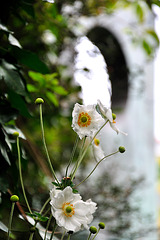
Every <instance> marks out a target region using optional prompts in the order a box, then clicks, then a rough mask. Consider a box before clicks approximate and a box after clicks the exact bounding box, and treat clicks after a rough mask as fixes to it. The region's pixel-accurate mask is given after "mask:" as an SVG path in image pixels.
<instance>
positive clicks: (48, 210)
mask: <svg viewBox="0 0 160 240" xmlns="http://www.w3.org/2000/svg"><path fill="white" fill-rule="evenodd" d="M50 210H51V207H49V208H48V209H47V211H46V212H45V213H44V214H43V215H42V216H43V217H45V216H46V215H47V213H49V212H50Z"/></svg>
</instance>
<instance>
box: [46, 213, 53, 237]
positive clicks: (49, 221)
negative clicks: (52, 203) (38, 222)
mask: <svg viewBox="0 0 160 240" xmlns="http://www.w3.org/2000/svg"><path fill="white" fill-rule="evenodd" d="M51 219H52V214H50V217H49V220H48V223H47V226H46V230H45V235H44V240H46V236H47V231H48V228H49V225H50V223H51Z"/></svg>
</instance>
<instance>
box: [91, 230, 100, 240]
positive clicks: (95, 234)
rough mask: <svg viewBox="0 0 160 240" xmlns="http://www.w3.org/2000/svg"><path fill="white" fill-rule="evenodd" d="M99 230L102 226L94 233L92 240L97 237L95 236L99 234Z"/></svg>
mask: <svg viewBox="0 0 160 240" xmlns="http://www.w3.org/2000/svg"><path fill="white" fill-rule="evenodd" d="M99 231H100V228H98V231H97V232H96V234H95V235H94V237H93V238H92V240H93V239H95V237H96V236H97V234H98V233H99Z"/></svg>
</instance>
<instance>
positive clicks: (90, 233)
mask: <svg viewBox="0 0 160 240" xmlns="http://www.w3.org/2000/svg"><path fill="white" fill-rule="evenodd" d="M91 235H92V233H91V232H90V234H89V236H88V238H87V240H89V239H90V238H91Z"/></svg>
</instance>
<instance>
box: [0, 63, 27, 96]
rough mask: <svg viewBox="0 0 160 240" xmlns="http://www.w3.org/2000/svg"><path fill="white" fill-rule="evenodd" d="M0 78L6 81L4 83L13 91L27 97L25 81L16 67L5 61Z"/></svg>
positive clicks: (0, 67)
mask: <svg viewBox="0 0 160 240" xmlns="http://www.w3.org/2000/svg"><path fill="white" fill-rule="evenodd" d="M0 78H1V79H4V82H5V83H6V85H7V86H8V88H10V89H11V90H12V91H14V92H16V93H17V94H20V95H23V96H25V95H26V90H25V86H24V83H23V80H22V78H21V77H20V75H19V73H18V71H17V69H16V68H15V66H14V65H12V64H10V63H7V62H6V61H4V60H3V61H2V64H1V66H0Z"/></svg>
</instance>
